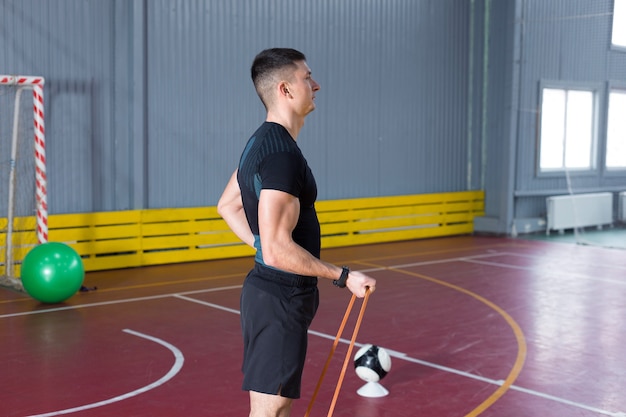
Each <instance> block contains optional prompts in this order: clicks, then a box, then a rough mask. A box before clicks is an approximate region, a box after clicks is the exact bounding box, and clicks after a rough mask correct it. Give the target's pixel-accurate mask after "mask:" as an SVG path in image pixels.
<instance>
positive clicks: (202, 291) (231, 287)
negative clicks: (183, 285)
mask: <svg viewBox="0 0 626 417" xmlns="http://www.w3.org/2000/svg"><path fill="white" fill-rule="evenodd" d="M238 288H241V285H231V286H228V287H219V288H208V289H203V290H194V291H185V292H181V293H168V294H160V295H151V296H148V297H136V298H125V299H123V300H113V301H103V302H100V303H90V304H79V305H75V306H65V307H54V308H47V309H42V310H34V311H23V312H21V313H11V314H3V315H0V319H4V318H9V317H18V316H30V315H33V314H41V313H50V312H54V311H63V310H77V309H79V308H87V307H100V306H108V305H113V304H122V303H134V302H136V301H147V300H158V299H160V298H169V297H172V296H174V295H176V294H185V295H189V294H200V293H206V292H216V291H225V290H236V289H238Z"/></svg>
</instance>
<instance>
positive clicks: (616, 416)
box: [0, 252, 626, 417]
mask: <svg viewBox="0 0 626 417" xmlns="http://www.w3.org/2000/svg"><path fill="white" fill-rule="evenodd" d="M505 254H506V255H515V254H512V253H507V252H492V253H488V254H483V255H475V256H466V257H455V258H447V259H440V260H436V261H424V262H415V263H410V264H402V265H396V266H387V267H378V268H370V269H367V270H366V269H360V270H361V271H363V272H375V271H384V270H387V269H394V268H395V269H401V268H408V267H414V266H422V265H432V264H440V263H447V262H458V261H461V262H472V260H473V259H478V258H488V257H497V256H502V255H505ZM520 256H521V255H520ZM497 266H501V267H506V264H498V265H497ZM508 267H510V268H517V267H516V266H515V265H508ZM237 288H241V285H234V286H228V287H220V288H211V289H204V290H195V291H188V292H181V293H169V294H162V295H157V296H150V297H138V298H129V299H124V300H116V301H109V302H102V303H93V304H83V305H78V306H67V307H59V308H51V309H46V310H37V311H30V312H23V313H14V314H5V315H0V318H8V317H15V316H22V315H29V314H39V313H44V312H52V311H60V310H69V309H75V308H86V307H96V306H102V305H112V304H117V303H126V302H135V301H145V300H153V299H159V298H167V297H177V298H180V299H183V300H187V301H191V300H188V297H182V296H183V295H190V294H200V293H206V292H215V291H222V290H230V289H237ZM193 302H195V303H198V304H203V305H206V306H209V307H211V308H218V309H221V310H223V311H228V312H231V313H234V314H239V311H238V310H233V309H229V308H227V307H223V306H219V305H215V304H213V303H208V302H204V301H200V300H193ZM310 332H311V333H312V334H314V335H316V336H319V337H324V338H327V339H330V340H334V339H335V337H334V336H331V335H327V334H323V333H318V332H313V331H310ZM341 342H342V343H345V344H347V343H349V341H348V340H345V339H341ZM392 353H393V355H392ZM390 355H392V356H395V357H397V358H398V359H402V360H405V361H409V362H414V363H418V364H421V365H424V366H427V367H431V368H434V369H439V370H442V371H445V372H449V373H453V374H456V375H459V376H464V377H467V378H472V379H476V380H480V381H483V382H486V383H489V384H493V385H498V386H500V385H502V383H503V381H502V380H499V381H497V380H493V379H489V378H484V377H481V376H478V375H474V374H471V373H467V372H463V371H459V370H456V369H453V368H447V367H444V366H441V365H437V364H434V363H430V362H426V361H422V360H419V359H415V358H411V357H409V356H407V355H406V354H404V353H401V352H395V351H390ZM510 389H512V390H516V391H520V392H524V393H526V394H530V395H534V396H537V397H541V398H546V399H550V400H552V401H555V402H559V403H562V404H567V405H570V406H572V407H577V408H581V409H585V410H589V411H593V412H596V413H598V414H603V415H607V416H611V417H626V413H624V412H611V411H606V410H601V409H596V408H594V407H591V406H587V405H585V404H580V403H575V402H571V401H569V400H567V399H563V398H559V397H553V396H551V395H548V394H544V393H541V392H539V391H533V390H529V389H526V388H522V387H518V386H515V385H511V386H510ZM33 417H34V416H33Z"/></svg>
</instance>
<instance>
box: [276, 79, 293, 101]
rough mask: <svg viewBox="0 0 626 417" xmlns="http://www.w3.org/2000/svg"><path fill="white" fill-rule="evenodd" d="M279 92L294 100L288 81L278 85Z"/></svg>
mask: <svg viewBox="0 0 626 417" xmlns="http://www.w3.org/2000/svg"><path fill="white" fill-rule="evenodd" d="M278 91H279V94H280V95H283V96H285V97H288V98H292V96H291V93H290V92H289V85H288V83H287V82H286V81H283V82H281V83H280V84H278Z"/></svg>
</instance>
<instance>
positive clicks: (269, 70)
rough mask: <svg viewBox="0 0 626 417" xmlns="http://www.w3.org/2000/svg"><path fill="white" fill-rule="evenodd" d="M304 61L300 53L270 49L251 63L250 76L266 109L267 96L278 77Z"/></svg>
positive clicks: (261, 53) (288, 49) (290, 50)
mask: <svg viewBox="0 0 626 417" xmlns="http://www.w3.org/2000/svg"><path fill="white" fill-rule="evenodd" d="M298 61H306V57H305V56H304V54H303V53H302V52H300V51H297V50H295V49H291V48H271V49H266V50H264V51H261V52H260V53H259V54H258V55H257V56H256V57H255V58H254V62H252V68H250V75H251V76H252V82H253V83H254V88H256V91H257V94H258V95H259V97H260V98H261V101H262V102H263V104H264V105H265V107H266V108H267V106H268V103H267V100H269V98H270V97H269V96H268V94H269V93H270V90H271V88H272V86H273V85H274V83H275V82H276V81H277V79H276V78H277V77H278V76H282V75H283V71H284V70H285V69H295V68H296V62H298Z"/></svg>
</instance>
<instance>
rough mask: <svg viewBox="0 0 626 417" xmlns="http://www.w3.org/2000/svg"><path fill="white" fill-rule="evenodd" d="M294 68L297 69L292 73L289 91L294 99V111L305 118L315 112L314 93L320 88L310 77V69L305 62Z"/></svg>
mask: <svg viewBox="0 0 626 417" xmlns="http://www.w3.org/2000/svg"><path fill="white" fill-rule="evenodd" d="M296 66H297V69H296V70H295V72H294V77H293V82H292V83H290V84H291V85H290V90H289V91H290V93H291V95H292V96H293V98H294V99H295V102H294V106H295V109H296V111H297V112H298V113H300V114H302V115H303V116H306V115H307V114H309V113H311V112H312V111H313V110H315V101H314V100H315V93H316V92H317V91H318V90H319V89H320V86H319V84H318V83H316V82H315V80H314V79H313V78H312V77H311V69H310V68H309V66H308V65H307V63H306V61H298V62H296Z"/></svg>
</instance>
